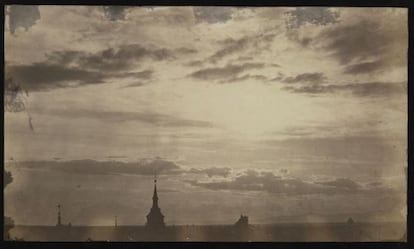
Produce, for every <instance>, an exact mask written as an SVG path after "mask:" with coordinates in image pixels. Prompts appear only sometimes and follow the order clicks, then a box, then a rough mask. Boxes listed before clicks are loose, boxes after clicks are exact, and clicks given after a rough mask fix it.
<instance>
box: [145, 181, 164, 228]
mask: <svg viewBox="0 0 414 249" xmlns="http://www.w3.org/2000/svg"><path fill="white" fill-rule="evenodd" d="M145 226H146V228H148V229H150V230H159V229H163V228H165V223H164V215H163V214H162V213H161V209H160V207H159V206H158V193H157V179H154V193H153V196H152V207H151V210H150V212H149V213H148V215H147V223H146V225H145Z"/></svg>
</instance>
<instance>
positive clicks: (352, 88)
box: [282, 82, 407, 97]
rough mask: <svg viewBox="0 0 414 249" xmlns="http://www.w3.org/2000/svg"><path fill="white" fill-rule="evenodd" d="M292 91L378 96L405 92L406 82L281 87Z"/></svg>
mask: <svg viewBox="0 0 414 249" xmlns="http://www.w3.org/2000/svg"><path fill="white" fill-rule="evenodd" d="M282 89H283V90H287V91H290V92H293V93H305V94H334V93H347V94H352V95H355V96H357V97H379V96H391V95H396V94H405V93H406V91H407V85H406V83H394V82H366V83H350V84H342V85H332V84H310V85H302V86H298V87H293V86H286V87H283V88H282Z"/></svg>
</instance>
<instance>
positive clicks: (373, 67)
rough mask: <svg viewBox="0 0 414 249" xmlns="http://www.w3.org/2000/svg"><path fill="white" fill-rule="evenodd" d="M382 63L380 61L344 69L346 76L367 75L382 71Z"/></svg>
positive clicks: (357, 64) (353, 65)
mask: <svg viewBox="0 0 414 249" xmlns="http://www.w3.org/2000/svg"><path fill="white" fill-rule="evenodd" d="M383 66H384V62H383V61H381V60H377V61H371V62H362V63H356V64H352V65H349V66H346V67H345V70H344V71H343V72H344V73H346V74H367V73H373V72H376V71H378V70H380V69H383Z"/></svg>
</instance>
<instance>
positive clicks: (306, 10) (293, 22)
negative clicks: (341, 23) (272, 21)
mask: <svg viewBox="0 0 414 249" xmlns="http://www.w3.org/2000/svg"><path fill="white" fill-rule="evenodd" d="M286 14H287V15H288V16H289V18H288V21H287V26H288V28H299V27H301V26H302V25H305V24H315V25H327V24H332V23H337V22H338V18H339V13H338V12H335V11H332V10H331V9H330V8H327V7H299V8H295V9H294V10H291V11H288V12H286Z"/></svg>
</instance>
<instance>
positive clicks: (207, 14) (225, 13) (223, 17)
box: [193, 7, 233, 23]
mask: <svg viewBox="0 0 414 249" xmlns="http://www.w3.org/2000/svg"><path fill="white" fill-rule="evenodd" d="M193 11H194V16H195V18H196V20H197V21H198V22H206V23H224V22H226V21H228V20H230V19H231V17H232V14H233V8H231V7H194V8H193Z"/></svg>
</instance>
